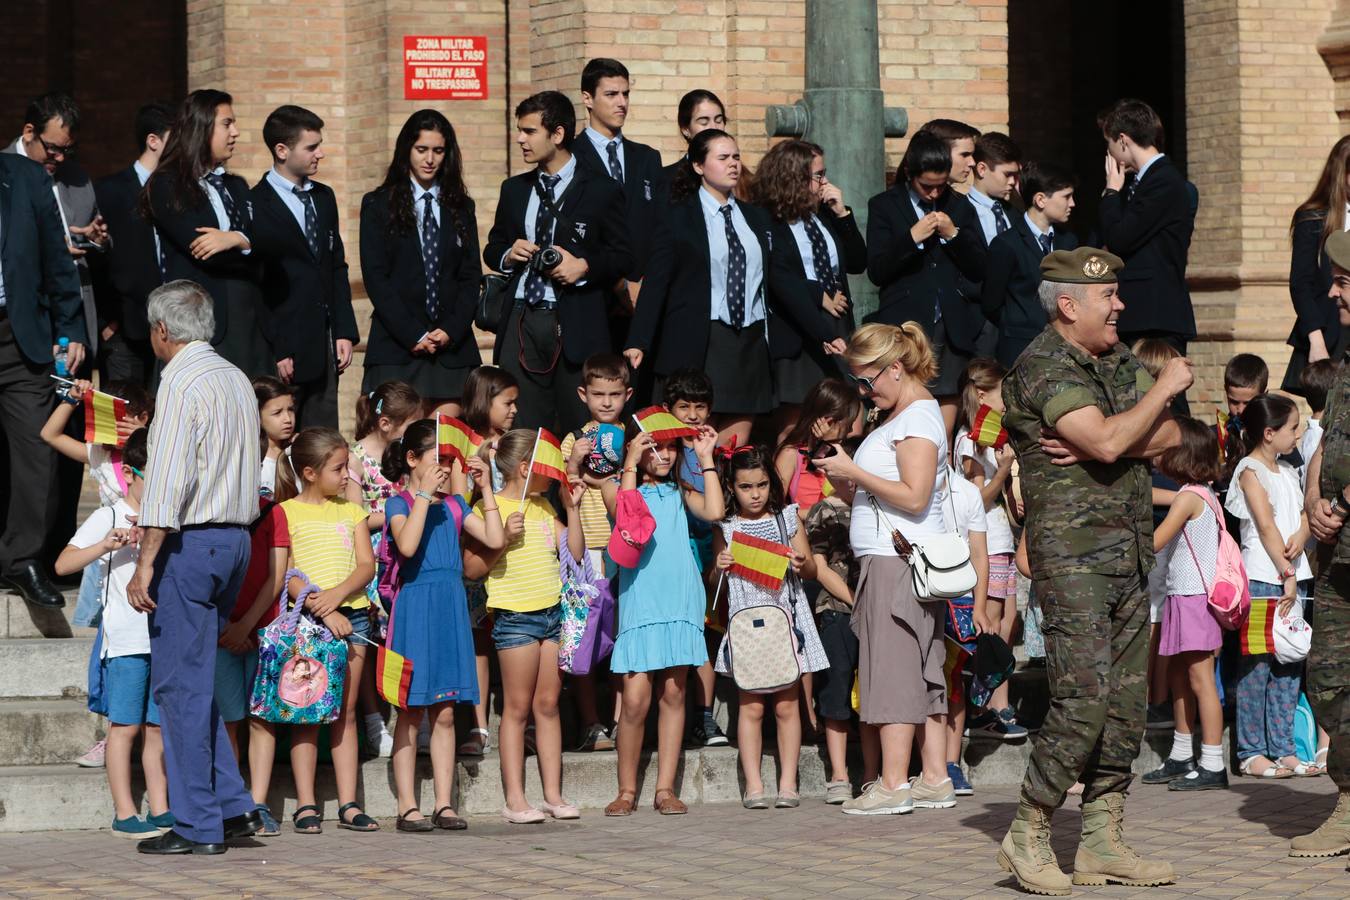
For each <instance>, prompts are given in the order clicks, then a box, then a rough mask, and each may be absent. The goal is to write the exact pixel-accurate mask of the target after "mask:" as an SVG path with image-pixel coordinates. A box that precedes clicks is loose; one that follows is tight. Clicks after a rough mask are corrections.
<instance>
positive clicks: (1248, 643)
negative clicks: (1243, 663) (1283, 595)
mask: <svg viewBox="0 0 1350 900" xmlns="http://www.w3.org/2000/svg"><path fill="white" fill-rule="evenodd" d="M1279 602H1280V598H1279V597H1253V598H1252V611H1251V612H1250V613H1249V614H1248V615H1247V621H1245V622H1243V623H1242V624H1241V625H1239V626H1238V637H1239V638H1240V639H1241V641H1242V655H1243V656H1256V655H1258V654H1261V653H1274V652H1275V609H1276V607H1277V606H1278V605H1279Z"/></svg>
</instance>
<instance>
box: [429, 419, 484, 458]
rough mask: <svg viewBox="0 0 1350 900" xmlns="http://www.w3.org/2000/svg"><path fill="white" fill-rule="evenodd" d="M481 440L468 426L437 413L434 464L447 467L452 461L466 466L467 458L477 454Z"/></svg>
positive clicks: (481, 443)
mask: <svg viewBox="0 0 1350 900" xmlns="http://www.w3.org/2000/svg"><path fill="white" fill-rule="evenodd" d="M482 445H483V439H482V437H480V436H479V435H478V433H477V432H475V431H474V430H473V429H472V428H470V427H469V426H468V425H466V424H464V423H463V422H461V421H460V420H459V419H456V418H455V417H454V416H447V415H446V414H445V413H439V414H437V416H436V462H437V463H439V464H440V465H443V466H448V465H450V463H451V462H452V461H453V460H456V459H457V460H459V461H460V464H461V465H465V466H466V467H467V465H468V458H469V457H470V456H473V455H474V454H475V453H477V452H478V448H479V447H481V446H482Z"/></svg>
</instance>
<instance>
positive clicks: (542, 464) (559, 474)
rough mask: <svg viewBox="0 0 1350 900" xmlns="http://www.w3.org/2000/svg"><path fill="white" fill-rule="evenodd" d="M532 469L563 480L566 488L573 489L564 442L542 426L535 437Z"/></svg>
mask: <svg viewBox="0 0 1350 900" xmlns="http://www.w3.org/2000/svg"><path fill="white" fill-rule="evenodd" d="M530 471H531V472H535V473H538V474H540V475H544V476H546V477H548V478H552V479H553V480H555V481H561V482H562V485H563V489H564V490H571V487H570V486H569V485H568V483H567V459H566V458H565V457H564V456H563V452H562V444H561V443H559V442H558V439H557V438H555V437H554V436H553V435H552V434H551V433H550V432H549V430H548V429H547V428H540V429H539V436H538V437H537V438H536V439H535V442H534V456H533V457H532V458H531V460H530Z"/></svg>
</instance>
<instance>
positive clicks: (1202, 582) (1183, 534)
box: [1177, 485, 1223, 596]
mask: <svg viewBox="0 0 1350 900" xmlns="http://www.w3.org/2000/svg"><path fill="white" fill-rule="evenodd" d="M1182 492H1185V493H1188V494H1200V499H1201V500H1204V501H1205V505H1206V506H1209V511H1210V512H1213V513H1214V514H1215V515H1216V516H1217V515H1218V513H1217V512H1215V510H1214V507H1213V506H1210V504H1209V498H1208V497H1206V496H1205V495H1204V494H1201V493H1200V491H1198V490H1194V489H1192V488H1191V486H1190V485H1187V486H1186V487H1183V488H1182V489H1181V490H1180V491H1178V492H1177V493H1182ZM1190 523H1191V520H1190V519H1187V520H1186V521H1185V522H1182V523H1181V537H1182V539H1183V540H1185V541H1186V550H1187V552H1189V553H1190V554H1191V562H1193V563H1194V564H1195V572H1196V574H1197V575H1199V576H1200V586H1201V587H1203V588H1204V589H1205V595H1206V596H1208V595H1209V585H1208V584H1206V583H1205V570H1204V569H1203V568H1201V566H1200V560H1199V558H1198V557H1196V555H1195V547H1193V546H1192V545H1191V536H1190V535H1189V534H1187V533H1186V526H1187V525H1189V524H1190ZM1219 528H1220V529H1222V528H1223V519H1219Z"/></svg>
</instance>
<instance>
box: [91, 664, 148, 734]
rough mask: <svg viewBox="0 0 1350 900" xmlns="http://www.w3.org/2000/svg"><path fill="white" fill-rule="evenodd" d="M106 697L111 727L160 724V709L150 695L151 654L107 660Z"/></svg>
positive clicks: (104, 689) (104, 676) (105, 674)
mask: <svg viewBox="0 0 1350 900" xmlns="http://www.w3.org/2000/svg"><path fill="white" fill-rule="evenodd" d="M103 693H104V699H105V700H106V701H107V704H108V721H109V722H111V723H112V724H114V725H141V724H148V725H158V724H159V708H158V707H157V706H155V698H154V697H152V696H151V695H150V654H148V653H137V654H134V655H132V656H113V657H110V658H108V659H105V660H104V661H103Z"/></svg>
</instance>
